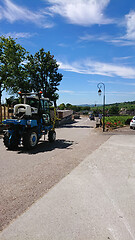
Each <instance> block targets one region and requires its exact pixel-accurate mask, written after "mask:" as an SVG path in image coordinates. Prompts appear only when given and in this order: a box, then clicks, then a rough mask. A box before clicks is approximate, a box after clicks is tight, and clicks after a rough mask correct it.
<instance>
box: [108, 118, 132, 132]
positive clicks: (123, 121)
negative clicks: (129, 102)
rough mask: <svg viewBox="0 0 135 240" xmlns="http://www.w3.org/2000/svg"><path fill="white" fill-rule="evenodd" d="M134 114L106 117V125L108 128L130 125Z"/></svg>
mask: <svg viewBox="0 0 135 240" xmlns="http://www.w3.org/2000/svg"><path fill="white" fill-rule="evenodd" d="M131 119H132V116H130V115H128V116H110V117H105V127H106V128H107V129H112V128H118V127H123V126H125V125H129V123H130V121H131Z"/></svg>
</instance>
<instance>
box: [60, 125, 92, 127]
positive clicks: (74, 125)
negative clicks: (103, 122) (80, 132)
mask: <svg viewBox="0 0 135 240" xmlns="http://www.w3.org/2000/svg"><path fill="white" fill-rule="evenodd" d="M61 128H94V127H93V126H75V125H63V126H61Z"/></svg>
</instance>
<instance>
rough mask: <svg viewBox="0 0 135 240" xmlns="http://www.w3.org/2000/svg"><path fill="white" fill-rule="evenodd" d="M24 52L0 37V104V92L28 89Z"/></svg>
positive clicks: (16, 45) (0, 94)
mask: <svg viewBox="0 0 135 240" xmlns="http://www.w3.org/2000/svg"><path fill="white" fill-rule="evenodd" d="M26 53H27V52H26V50H25V49H24V48H23V47H22V46H21V45H20V44H17V43H16V41H15V40H14V39H13V38H11V37H9V38H5V37H4V36H1V37H0V104H1V96H2V91H3V90H5V89H6V90H7V91H12V92H15V93H16V92H17V91H18V90H22V91H26V90H27V89H28V88H29V82H28V78H27V75H26V74H27V72H26V71H25V64H24V61H25V60H26Z"/></svg>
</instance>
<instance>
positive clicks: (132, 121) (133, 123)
mask: <svg viewBox="0 0 135 240" xmlns="http://www.w3.org/2000/svg"><path fill="white" fill-rule="evenodd" d="M130 128H131V129H135V116H134V117H133V118H132V120H131V121H130Z"/></svg>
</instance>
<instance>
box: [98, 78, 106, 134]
mask: <svg viewBox="0 0 135 240" xmlns="http://www.w3.org/2000/svg"><path fill="white" fill-rule="evenodd" d="M97 87H98V94H99V96H101V93H102V90H101V89H102V87H103V89H104V93H103V94H104V95H103V132H104V131H105V84H104V83H102V82H100V83H98V85H97Z"/></svg>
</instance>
